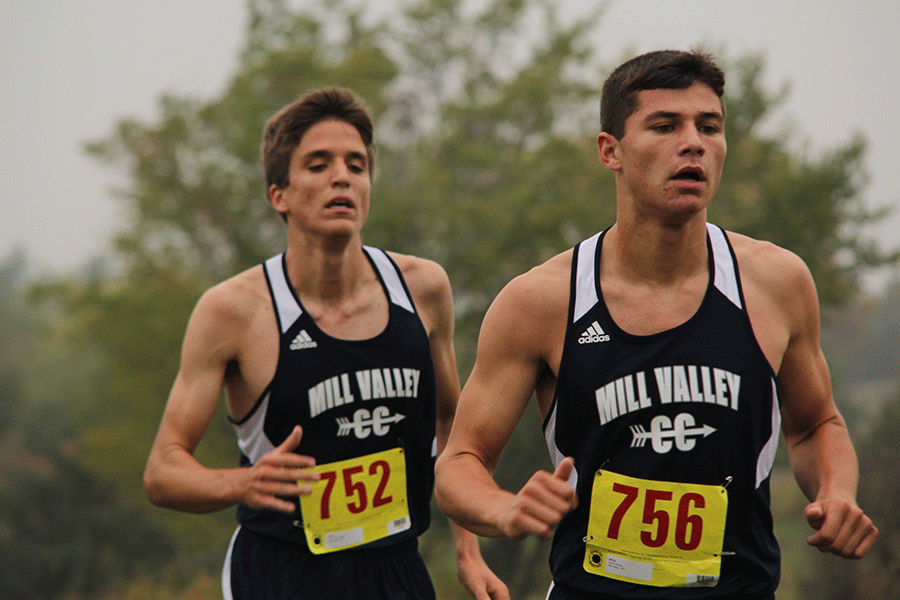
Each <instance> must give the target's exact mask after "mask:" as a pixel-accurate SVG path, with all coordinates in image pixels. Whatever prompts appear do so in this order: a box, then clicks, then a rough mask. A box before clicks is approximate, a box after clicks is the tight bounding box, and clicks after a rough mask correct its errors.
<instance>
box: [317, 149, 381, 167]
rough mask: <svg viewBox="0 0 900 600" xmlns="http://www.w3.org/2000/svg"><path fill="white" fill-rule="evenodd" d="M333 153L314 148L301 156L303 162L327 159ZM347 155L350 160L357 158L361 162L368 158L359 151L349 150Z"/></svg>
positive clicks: (364, 162)
mask: <svg viewBox="0 0 900 600" xmlns="http://www.w3.org/2000/svg"><path fill="white" fill-rule="evenodd" d="M335 154H336V153H335V152H332V151H331V150H314V151H312V152H310V153H308V154H305V155H304V156H303V161H304V163H309V162H311V161H314V160H318V159H322V160H327V159H329V158H331V157H332V156H334V155H335ZM347 156H348V157H349V158H350V160H359V161H362V162H363V164H366V163H367V162H368V160H369V157H368V156H366V155H365V154H363V153H361V152H352V151H351V152H348V153H347Z"/></svg>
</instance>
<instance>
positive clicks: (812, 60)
mask: <svg viewBox="0 0 900 600" xmlns="http://www.w3.org/2000/svg"><path fill="white" fill-rule="evenodd" d="M599 2H600V0H570V1H569V2H568V3H567V6H569V7H575V8H582V7H589V6H594V5H597V4H598V3H599ZM897 23H900V2H897V1H896V0H870V1H869V2H866V3H862V2H859V0H854V1H850V0H757V1H756V2H729V1H725V0H617V1H614V2H613V3H612V5H611V7H610V9H609V10H608V11H607V12H606V14H605V16H604V17H603V20H602V26H601V28H600V31H599V32H598V34H597V35H598V36H599V47H600V51H601V55H602V58H603V60H604V62H605V63H613V62H617V61H618V60H619V59H621V58H623V57H624V55H625V52H627V51H633V52H643V51H647V50H653V49H658V48H663V47H675V48H687V47H690V46H693V45H696V44H698V43H703V44H705V45H707V46H708V47H711V48H713V49H718V48H725V50H726V52H727V56H728V57H729V58H734V57H737V56H742V55H744V54H746V53H749V52H754V53H762V54H763V55H764V56H765V58H766V61H767V68H766V71H765V81H766V82H767V83H768V84H769V87H770V89H772V90H774V89H776V88H778V87H779V86H780V85H781V84H782V83H785V82H787V83H789V84H790V86H791V94H790V97H789V99H788V101H787V102H786V103H785V106H784V109H783V110H781V111H780V112H779V113H778V114H777V116H776V119H775V121H774V123H773V125H777V124H780V123H782V122H784V121H786V120H788V121H792V122H794V123H795V125H796V127H797V129H798V132H799V134H800V139H798V141H801V140H805V141H808V142H809V144H810V149H811V151H812V152H815V153H818V152H820V151H822V150H827V149H833V148H834V147H836V146H838V145H844V144H846V143H847V142H848V141H849V140H850V139H851V137H852V135H853V134H854V133H857V132H859V133H862V134H864V135H865V137H866V138H867V139H868V141H869V148H868V153H867V157H866V161H865V164H866V168H867V170H868V172H869V174H870V176H871V183H870V186H869V187H868V188H867V189H866V191H865V197H866V199H867V201H868V202H870V204H871V205H872V206H876V205H877V206H881V205H886V204H890V205H893V206H897V207H898V212H900V168H898V167H900V159H898V156H897V153H896V150H895V145H896V143H897V142H898V141H900V119H898V118H897V114H896V113H897V111H898V108H900V36H898V35H897V31H896V28H897ZM245 30H246V15H245V0H215V1H213V0H154V1H153V2H122V1H121V0H29V1H28V2H3V3H0V106H2V107H3V111H2V114H0V211H2V213H0V214H2V218H0V259H2V258H4V257H6V256H8V254H9V252H11V251H12V249H13V248H14V247H21V248H24V249H25V251H26V253H27V255H28V257H29V259H30V260H31V261H32V262H33V263H34V266H35V267H36V269H37V271H38V272H40V273H47V272H51V273H56V274H66V273H70V272H73V271H75V270H77V269H78V268H79V267H80V266H82V265H84V264H85V263H86V262H87V261H88V260H90V258H92V257H96V256H99V255H102V254H104V253H106V252H108V249H109V248H110V240H111V237H112V234H113V232H114V231H115V230H116V229H117V228H119V227H120V225H119V223H120V222H121V219H122V211H121V210H120V208H119V206H118V204H117V202H116V201H115V200H113V199H112V198H111V195H110V193H109V188H110V186H112V185H113V184H115V183H117V182H118V181H120V179H121V175H120V174H117V173H114V172H112V171H110V170H108V169H107V168H106V167H104V166H103V165H100V164H98V163H96V162H95V161H93V160H92V159H90V158H89V157H88V156H87V155H86V154H85V153H84V151H83V149H82V148H83V145H84V143H85V142H87V141H90V140H96V139H99V138H102V137H105V136H106V135H108V134H109V133H110V132H111V131H112V128H113V126H114V125H115V123H116V122H118V121H119V120H120V119H122V118H125V117H137V118H140V119H144V120H148V121H153V120H154V119H155V118H157V117H158V112H157V101H158V99H159V97H160V96H161V95H162V94H164V93H174V94H176V95H180V96H184V95H189V96H193V97H196V98H200V99H213V98H215V97H217V96H218V95H219V94H220V93H222V91H223V90H224V86H225V84H226V83H227V82H228V80H229V78H230V76H231V75H232V73H233V71H234V69H235V67H236V64H237V56H238V52H239V51H240V49H241V47H242V46H243V43H244V34H245ZM898 231H900V215H895V216H894V217H893V218H892V219H891V220H890V222H889V223H887V224H885V225H884V226H883V227H880V228H879V229H878V230H877V231H876V232H875V233H876V234H877V235H878V237H879V239H882V240H883V241H884V242H885V244H887V245H889V246H890V247H894V246H896V245H897V244H898V242H900V235H897V233H896V232H898Z"/></svg>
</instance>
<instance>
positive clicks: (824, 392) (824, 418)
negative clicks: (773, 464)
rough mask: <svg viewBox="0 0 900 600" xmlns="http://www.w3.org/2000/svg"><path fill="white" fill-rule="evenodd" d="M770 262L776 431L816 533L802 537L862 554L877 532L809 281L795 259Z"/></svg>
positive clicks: (823, 546) (856, 555)
mask: <svg viewBox="0 0 900 600" xmlns="http://www.w3.org/2000/svg"><path fill="white" fill-rule="evenodd" d="M777 260H778V262H779V265H780V268H779V269H770V270H769V272H781V273H785V274H787V276H786V277H787V281H788V282H789V285H787V286H783V285H782V287H781V288H780V289H781V295H780V297H781V300H780V301H779V302H778V303H779V304H780V306H781V307H782V308H783V310H784V314H786V322H787V324H788V330H789V331H790V336H789V339H788V341H787V347H786V350H785V352H784V355H783V357H782V360H781V364H780V369H779V371H778V388H779V394H780V396H781V398H782V416H783V424H782V430H783V432H784V436H785V441H786V443H787V447H788V451H789V453H790V458H791V466H792V468H793V471H794V476H795V477H796V479H797V483H798V484H799V486H800V488H801V490H802V491H803V493H804V494H805V495H806V497H807V498H809V500H810V504H809V505H808V506H807V507H806V510H805V514H806V518H807V521H808V522H809V524H810V526H811V527H812V528H813V529H815V530H816V533H814V534H813V535H812V536H810V537H809V539H808V540H807V541H808V543H809V544H810V545H812V546H815V547H817V548H818V549H819V550H821V551H823V552H831V553H833V554H838V555H840V556H843V557H845V558H861V557H862V556H863V555H864V554H865V553H866V552H867V551H868V550H869V548H871V546H872V545H873V544H874V543H875V540H876V539H877V537H878V530H877V529H876V528H875V526H874V525H873V524H872V521H871V519H870V518H869V517H868V516H866V515H865V513H864V512H863V511H862V509H860V508H859V506H858V505H857V503H856V488H857V480H858V467H857V458H856V452H855V451H854V449H853V444H852V442H851V441H850V436H849V434H848V431H847V426H846V423H845V422H844V419H843V417H841V414H840V412H839V411H838V409H837V406H836V405H835V403H834V398H833V396H832V392H831V379H830V375H829V372H828V365H827V363H826V361H825V356H824V355H823V353H822V349H821V346H820V329H819V306H818V299H817V296H816V290H815V286H814V284H813V281H812V277H811V275H810V274H809V271H808V269H807V268H806V266H805V265H804V264H803V263H802V261H800V259H799V258H797V257H796V256H794V255H793V254H790V253H787V252H785V253H783V255H782V256H779V257H778V258H777ZM770 265H771V263H770ZM778 283H779V282H776V286H777V285H778ZM776 294H778V291H777V288H776ZM776 297H777V296H776Z"/></svg>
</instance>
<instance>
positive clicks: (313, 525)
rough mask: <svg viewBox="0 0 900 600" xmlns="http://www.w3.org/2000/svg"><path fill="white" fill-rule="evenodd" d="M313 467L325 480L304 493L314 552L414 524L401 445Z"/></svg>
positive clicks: (309, 540)
mask: <svg viewBox="0 0 900 600" xmlns="http://www.w3.org/2000/svg"><path fill="white" fill-rule="evenodd" d="M314 470H315V471H316V472H318V473H319V475H320V476H321V479H320V480H319V481H317V482H314V483H313V486H312V488H313V490H312V493H311V494H310V495H308V496H300V511H301V513H302V515H303V529H304V532H305V533H306V543H307V545H308V546H309V549H310V551H311V552H312V553H313V554H324V553H326V552H334V551H336V550H343V549H344V548H352V547H353V546H359V545H361V544H367V543H369V542H372V541H375V540H379V539H381V538H385V537H387V536H389V535H394V534H395V533H400V532H401V531H406V530H407V529H409V528H410V527H411V526H412V524H411V522H410V518H409V504H408V502H407V498H406V460H405V458H404V455H403V449H402V448H394V449H393V450H385V451H383V452H377V453H375V454H370V455H368V456H360V457H356V458H351V459H348V460H343V461H339V462H333V463H329V464H327V465H317V466H316V467H315V469H314ZM298 483H300V482H298ZM306 483H308V482H302V483H301V485H302V484H306Z"/></svg>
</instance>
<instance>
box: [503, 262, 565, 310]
mask: <svg viewBox="0 0 900 600" xmlns="http://www.w3.org/2000/svg"><path fill="white" fill-rule="evenodd" d="M572 255H573V250H572V249H569V250H566V251H565V252H562V253H560V254H557V255H556V256H554V257H553V258H551V259H550V260H548V261H546V262H544V263H541V264H540V265H538V266H536V267H533V268H532V269H530V270H528V271H526V272H525V273H523V274H522V275H519V276H518V277H516V278H514V279H513V280H512V281H510V282H509V283H508V284H507V285H506V286H505V287H504V288H503V290H501V292H500V294H498V295H497V298H496V300H495V301H494V304H499V305H500V306H501V307H502V308H503V309H504V310H507V309H513V310H514V311H515V312H517V313H519V314H520V315H521V316H525V315H533V316H534V317H535V318H538V319H542V318H545V317H546V316H547V315H554V316H555V315H556V314H557V313H559V311H560V310H562V312H563V317H565V316H566V315H565V313H566V312H567V311H568V305H569V287H570V286H569V282H570V280H571V272H572ZM523 313H524V314H523Z"/></svg>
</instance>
